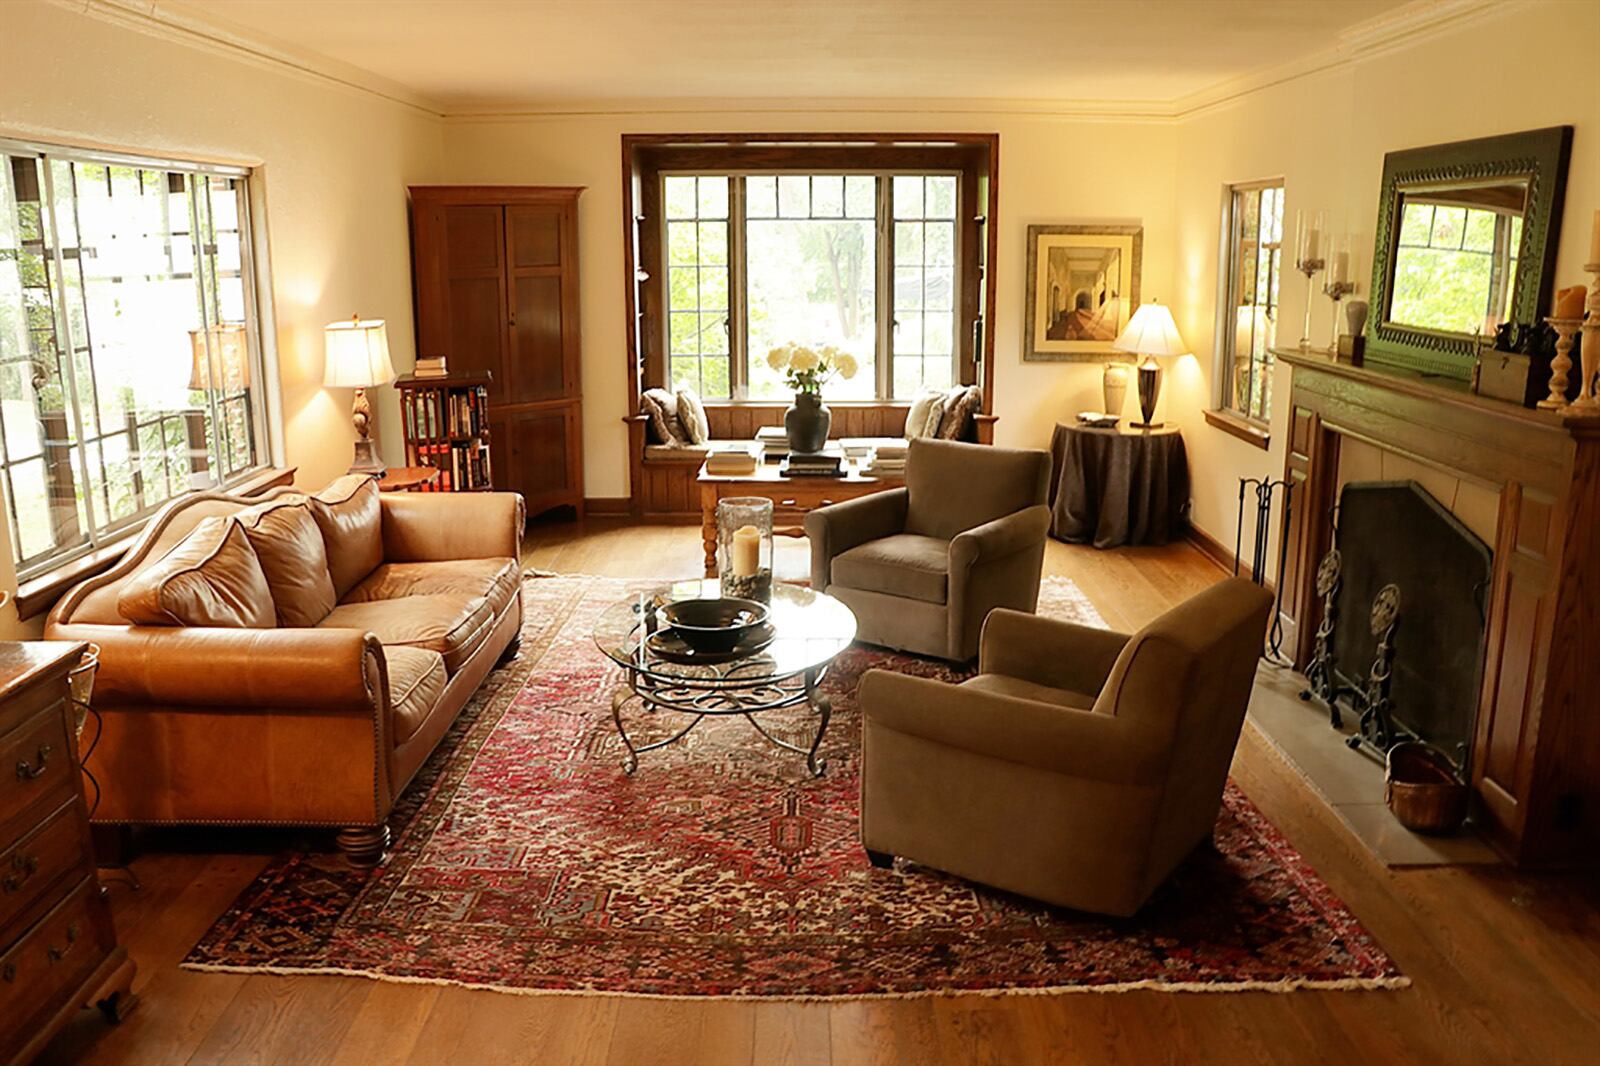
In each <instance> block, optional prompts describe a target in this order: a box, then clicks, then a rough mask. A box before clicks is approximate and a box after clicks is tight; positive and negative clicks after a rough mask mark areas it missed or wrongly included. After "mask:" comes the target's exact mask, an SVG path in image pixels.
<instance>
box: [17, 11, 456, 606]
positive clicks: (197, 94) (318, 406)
mask: <svg viewBox="0 0 1600 1066" xmlns="http://www.w3.org/2000/svg"><path fill="white" fill-rule="evenodd" d="M4 6H5V11H4V14H3V17H0V21H3V27H4V29H3V36H4V40H5V68H6V69H5V77H4V78H0V136H10V137H18V138H27V139H34V140H43V141H56V142H67V143H76V144H87V145H94V146H102V147H110V148H120V149H124V150H129V151H138V152H148V153H153V154H154V153H160V154H167V155H172V156H179V157H184V158H194V159H204V160H211V161H217V162H229V163H244V164H248V165H251V166H256V167H259V168H260V169H259V174H258V187H257V195H258V197H259V198H260V201H261V204H264V206H265V209H266V210H265V213H264V224H265V228H266V235H267V240H268V248H267V252H268V254H269V256H270V262H271V269H270V291H269V293H268V295H270V299H271V310H272V313H273V318H274V320H275V323H276V330H275V331H273V330H271V329H267V330H266V332H268V334H269V337H268V344H269V347H270V346H271V336H272V335H273V333H274V332H275V336H276V346H275V347H276V358H277V362H278V367H279V370H280V375H279V377H280V388H279V389H278V394H277V396H276V397H275V398H274V404H275V408H276V409H275V410H274V412H273V420H274V421H275V422H277V423H278V424H279V425H281V428H282V435H281V443H282V449H283V450H282V455H281V459H282V460H283V461H285V462H287V463H288V464H290V465H293V466H297V467H299V476H298V479H297V480H298V483H299V484H301V485H303V486H312V487H315V486H320V485H322V484H325V483H326V482H328V481H329V480H331V479H332V478H333V477H334V476H336V475H337V474H340V473H342V472H343V471H344V469H345V467H346V466H348V465H349V462H350V449H351V446H352V441H353V440H354V431H353V429H352V428H351V425H350V414H349V405H350V399H351V397H350V394H349V392H348V391H345V390H339V392H338V393H337V394H335V393H333V392H329V391H325V390H324V389H323V388H322V384H321V382H322V327H323V325H324V324H326V323H327V322H330V321H332V320H334V319H337V318H343V317H345V316H347V315H349V314H351V313H352V312H355V311H359V312H360V313H361V314H362V315H363V316H366V317H381V318H385V319H387V320H388V321H389V324H390V329H389V340H390V345H391V349H392V354H393V358H394V362H395V364H396V367H397V369H399V370H400V371H402V372H404V371H405V370H407V369H409V368H410V366H411V364H412V362H413V360H414V353H413V342H412V336H413V331H412V326H411V270H410V251H409V238H408V235H407V225H406V195H405V187H406V185H407V183H411V182H418V181H426V180H430V179H431V178H432V177H433V167H434V165H435V163H436V161H437V159H438V153H439V149H440V144H441V129H440V122H439V120H438V119H437V118H436V117H433V116H431V115H428V114H426V113H424V112H422V111H419V110H416V109H414V108H411V107H409V106H407V105H403V104H398V103H395V102H392V101H389V100H385V99H382V98H380V97H377V96H374V95H372V94H370V93H366V92H362V91H360V90H354V89H348V88H344V87H339V86H335V85H332V84H330V83H328V82H325V81H322V80H320V79H313V78H310V77H306V76H302V75H298V74H292V73H286V72H283V71H281V69H276V68H268V67H265V66H261V65H256V64H254V63H246V62H241V61H238V60H235V59H232V58H229V57H227V56H224V55H221V54H217V53H215V52H213V51H207V50H202V49H199V48H195V47H189V46H186V45H183V44H179V43H176V42H174V41H172V40H168V39H163V38H158V37H154V36H148V35H146V34H144V33H141V32H138V31H135V30H132V29H129V28H126V27H122V26H117V25H113V24H111V23H108V22H105V21H102V20H100V19H97V18H92V17H88V16H84V15H81V14H78V13H75V12H73V11H70V10H67V9H64V8H60V7H56V6H53V5H46V4H38V3H6V4H5V5H4ZM69 59H70V63H69V62H68V60H69ZM261 204H258V206H260V205H261ZM393 391H394V390H393V389H389V388H385V389H382V390H380V393H381V395H379V396H378V397H376V399H377V407H378V409H379V422H380V435H381V439H382V440H383V441H384V443H385V445H386V448H387V451H386V454H391V455H396V456H397V455H398V449H399V432H398V428H397V426H398V419H399V407H398V404H397V402H396V400H395V399H394V396H393ZM7 535H8V534H7V533H6V532H5V530H4V524H3V523H0V588H11V589H14V588H15V587H16V586H15V579H14V571H13V569H12V565H11V551H10V547H9V545H8V544H6V543H5V538H6V537H7ZM39 625H40V621H39V620H38V619H35V620H33V622H32V623H31V624H19V623H18V621H17V616H16V611H15V607H14V606H7V607H6V608H5V609H4V612H3V613H0V637H14V636H18V635H35V634H37V632H38V628H39Z"/></svg>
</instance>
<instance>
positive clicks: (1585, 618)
mask: <svg viewBox="0 0 1600 1066" xmlns="http://www.w3.org/2000/svg"><path fill="white" fill-rule="evenodd" d="M1274 354H1275V356H1276V357H1277V358H1279V359H1281V360H1283V362H1285V363H1286V364H1288V365H1289V366H1291V367H1292V368H1293V370H1292V375H1293V376H1292V381H1291V387H1290V396H1289V402H1290V409H1291V413H1290V432H1289V448H1288V454H1287V456H1286V458H1285V476H1286V477H1287V478H1288V479H1289V480H1290V481H1291V482H1292V483H1293V484H1294V485H1295V490H1294V511H1293V518H1292V522H1291V526H1290V529H1289V532H1288V536H1289V552H1288V562H1287V564H1286V566H1285V571H1284V598H1283V605H1284V608H1283V609H1284V622H1285V628H1286V630H1287V631H1288V633H1289V634H1290V635H1291V638H1292V639H1291V642H1290V643H1291V646H1292V647H1294V649H1295V659H1296V664H1297V665H1298V666H1300V667H1301V668H1302V669H1303V668H1304V667H1305V665H1306V663H1307V662H1308V661H1309V659H1310V655H1311V648H1312V644H1313V641H1314V635H1315V631H1316V627H1317V625H1318V623H1319V622H1320V620H1321V619H1320V613H1321V604H1320V602H1319V601H1318V600H1317V596H1316V589H1315V580H1316V579H1315V574H1316V567H1317V563H1318V562H1319V561H1320V559H1321V558H1322V556H1323V555H1324V554H1325V553H1326V552H1327V550H1328V548H1329V547H1330V546H1331V543H1332V530H1331V527H1330V523H1329V521H1328V518H1327V516H1328V515H1329V514H1330V513H1331V511H1332V507H1333V504H1334V502H1335V497H1336V493H1337V491H1338V471H1339V449H1340V444H1341V442H1342V441H1343V440H1345V439H1347V438H1354V439H1359V440H1362V441H1365V442H1367V443H1369V444H1371V445H1374V446H1376V447H1378V448H1381V449H1385V450H1387V451H1391V452H1395V453H1398V454H1400V455H1403V456H1406V457H1408V458H1410V459H1414V460H1417V461H1420V462H1423V463H1426V464H1429V465H1431V466H1433V467H1436V468H1438V469H1440V470H1442V471H1444V472H1447V473H1449V474H1451V475H1453V476H1455V477H1458V478H1462V479H1465V480H1469V481H1473V482H1476V483H1478V484H1479V485H1482V486H1485V487H1488V488H1490V489H1492V490H1494V491H1495V492H1497V493H1498V494H1499V500H1500V507H1499V516H1498V521H1497V524H1496V535H1495V538H1494V544H1493V548H1494V583H1493V588H1492V590H1491V592H1490V597H1489V603H1488V615H1489V617H1488V619H1487V622H1488V637H1487V641H1486V652H1485V662H1484V671H1483V688H1482V692H1481V695H1480V698H1479V702H1478V708H1477V723H1476V727H1475V733H1474V740H1473V746H1472V779H1473V788H1474V792H1475V795H1476V805H1477V818H1478V820H1479V822H1480V823H1481V824H1482V825H1484V827H1485V828H1486V830H1487V832H1488V834H1489V836H1490V838H1491V839H1492V840H1493V841H1494V843H1495V845H1496V846H1497V847H1498V848H1500V850H1501V851H1502V852H1503V853H1504V854H1505V855H1506V856H1507V857H1508V858H1510V859H1512V860H1513V861H1515V862H1518V863H1522V864H1529V865H1550V864H1566V863H1576V862H1584V861H1588V862H1594V861H1597V857H1600V419H1593V418H1590V419H1579V418H1570V417H1566V418H1564V417H1562V416H1560V415H1557V414H1554V413H1551V412H1547V411H1537V410H1529V409H1526V408H1523V407H1519V406H1517V405H1515V404H1510V403H1505V402H1502V401H1498V400H1493V399H1488V398H1486V397H1481V396H1476V395H1473V394H1472V393H1471V392H1469V391H1468V390H1467V389H1466V387H1465V385H1464V383H1458V382H1453V381H1447V380H1444V379H1438V378H1429V377H1425V376H1422V375H1419V374H1416V373H1413V372H1409V371H1404V370H1398V369H1393V368H1388V367H1381V366H1361V367H1357V366H1352V365H1350V364H1348V363H1344V362H1338V361H1335V360H1333V359H1330V358H1329V357H1328V356H1327V355H1326V354H1324V353H1318V352H1302V351H1297V350H1284V351H1276V352H1274Z"/></svg>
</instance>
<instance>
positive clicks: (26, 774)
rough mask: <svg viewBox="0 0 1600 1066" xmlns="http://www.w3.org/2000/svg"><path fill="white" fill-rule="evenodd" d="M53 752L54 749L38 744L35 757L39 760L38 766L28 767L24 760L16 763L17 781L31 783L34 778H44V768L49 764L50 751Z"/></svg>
mask: <svg viewBox="0 0 1600 1066" xmlns="http://www.w3.org/2000/svg"><path fill="white" fill-rule="evenodd" d="M54 750H55V749H54V748H52V747H51V746H50V745H48V744H40V745H39V754H38V756H37V758H38V760H39V765H37V766H29V765H28V763H27V761H26V760H24V761H21V762H18V763H17V780H18V781H32V780H33V779H34V778H36V777H42V776H44V771H45V767H46V766H47V765H48V764H49V761H50V753H51V752H52V751H54Z"/></svg>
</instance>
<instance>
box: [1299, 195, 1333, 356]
mask: <svg viewBox="0 0 1600 1066" xmlns="http://www.w3.org/2000/svg"><path fill="white" fill-rule="evenodd" d="M1322 230H1323V214H1322V212H1321V211H1317V212H1314V213H1313V214H1312V215H1310V216H1309V217H1308V216H1307V215H1306V213H1305V212H1304V211H1300V212H1297V213H1296V215H1295V252H1294V268H1295V269H1296V270H1298V271H1300V273H1302V274H1304V275H1305V276H1306V318H1305V325H1304V326H1303V327H1301V330H1300V348H1301V350H1302V351H1304V350H1308V349H1309V348H1310V347H1311V298H1312V294H1313V293H1314V292H1315V291H1316V289H1315V286H1314V285H1313V284H1312V280H1311V279H1312V278H1314V277H1316V275H1317V274H1318V273H1319V272H1320V271H1321V270H1322V268H1323V267H1325V266H1327V265H1328V263H1327V260H1326V259H1325V258H1323V255H1322Z"/></svg>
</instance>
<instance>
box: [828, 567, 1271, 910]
mask: <svg viewBox="0 0 1600 1066" xmlns="http://www.w3.org/2000/svg"><path fill="white" fill-rule="evenodd" d="M1271 606H1272V597H1271V596H1270V595H1269V594H1268V593H1267V592H1266V591H1265V590H1263V589H1261V588H1260V587H1258V586H1256V585H1253V584H1251V583H1250V582H1249V581H1246V580H1245V579H1243V578H1237V577H1236V578H1229V579H1228V580H1226V581H1223V582H1221V583H1220V584H1217V585H1214V586H1212V587H1211V588H1209V589H1207V590H1206V591H1204V592H1202V593H1200V594H1199V595H1197V596H1195V597H1193V598H1191V599H1190V600H1188V601H1186V602H1185V603H1182V604H1180V605H1179V606H1177V607H1175V608H1173V609H1172V610H1170V611H1168V612H1167V613H1166V614H1164V615H1162V616H1161V617H1160V618H1158V619H1156V620H1155V621H1154V622H1152V623H1150V624H1149V625H1148V626H1145V627H1144V628H1143V629H1141V630H1140V631H1139V632H1138V633H1135V634H1134V635H1133V636H1131V637H1130V636H1124V635H1123V634H1121V633H1113V632H1110V631H1109V630H1104V629H1090V628H1086V627H1084V626H1076V625H1071V624H1069V623H1066V622H1058V621H1054V620H1051V619H1046V618H1037V617H1034V616H1032V615H1026V614H1021V613H1018V612H1016V611H995V612H994V613H993V614H991V615H990V616H989V620H988V623H987V624H986V625H985V626H984V627H983V641H982V648H981V650H980V652H979V657H978V669H979V673H978V676H976V677H974V678H972V679H970V680H968V681H966V682H963V683H962V684H959V685H948V684H944V683H942V682H939V681H934V680H931V679H929V678H922V677H912V676H910V675H907V674H898V673H892V672H890V671H886V670H870V671H868V672H867V673H866V675H865V676H863V677H862V679H861V688H860V699H861V714H862V738H861V751H862V762H863V769H862V775H861V842H862V843H863V844H864V845H866V848H867V851H868V854H869V856H870V857H871V859H872V861H873V863H874V865H879V866H884V865H887V864H888V863H889V860H890V857H891V856H895V855H899V856H903V857H905V858H908V859H913V860H915V861H916V862H919V863H923V864H924V865H927V866H932V867H935V868H937V869H940V870H947V871H949V872H950V873H953V874H957V875H959V876H961V877H966V878H969V879H971V880H973V881H980V882H982V883H984V884H988V885H994V886H995V887H997V888H1003V889H1006V890H1008V891H1011V892H1017V893H1020V894H1022V895H1024V896H1032V897H1034V898H1035V899H1042V900H1045V901H1046V902H1049V903H1055V904H1059V905H1061V906H1065V907H1073V908H1076V909H1078V910H1085V911H1094V912H1097V913H1100V914H1113V915H1120V916H1127V915H1131V914H1133V913H1134V912H1136V911H1137V910H1138V909H1139V908H1140V907H1142V906H1143V905H1144V902H1145V900H1147V899H1148V898H1149V897H1150V894H1151V893H1152V892H1153V891H1155V889H1156V887H1157V886H1158V885H1160V884H1161V882H1162V881H1163V880H1165V879H1166V877H1167V875H1168V874H1170V873H1171V872H1172V870H1173V868H1174V867H1176V866H1177V865H1178V863H1180V862H1182V861H1183V859H1184V857H1185V856H1187V855H1188V854H1189V853H1190V852H1191V851H1193V850H1194V848H1195V846H1196V845H1198V844H1200V843H1201V842H1202V841H1204V840H1207V839H1209V838H1210V836H1211V831H1212V827H1213V826H1214V825H1215V824H1216V821H1217V812H1218V810H1219V808H1220V807H1221V804H1222V790H1223V786H1224V785H1225V784H1226V783H1227V780H1228V765H1229V763H1230V762H1231V761H1232V759H1233V749H1234V746H1235V745H1236V744H1237V743H1238V740H1239V730H1240V728H1241V727H1242V726H1243V724H1244V715H1245V708H1246V706H1247V705H1248V704H1249V702H1250V690H1251V685H1252V683H1253V682H1254V679H1255V673H1256V662H1257V660H1258V659H1259V658H1260V655H1261V645H1262V640H1263V638H1264V637H1265V635H1266V628H1267V616H1268V613H1269V611H1270V609H1271Z"/></svg>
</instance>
